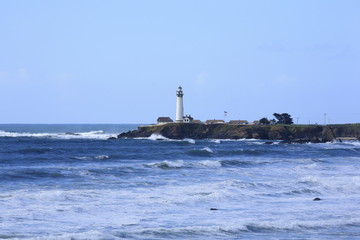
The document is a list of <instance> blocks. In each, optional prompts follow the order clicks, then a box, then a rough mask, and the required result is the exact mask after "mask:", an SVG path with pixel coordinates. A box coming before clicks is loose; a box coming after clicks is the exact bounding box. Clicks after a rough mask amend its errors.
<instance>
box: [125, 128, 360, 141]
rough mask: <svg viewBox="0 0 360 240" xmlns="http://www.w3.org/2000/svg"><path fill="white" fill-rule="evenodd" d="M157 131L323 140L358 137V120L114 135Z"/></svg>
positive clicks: (178, 135) (219, 136)
mask: <svg viewBox="0 0 360 240" xmlns="http://www.w3.org/2000/svg"><path fill="white" fill-rule="evenodd" d="M153 133H158V134H161V135H163V136H164V137H167V138H171V139H183V138H192V139H207V138H210V139H243V138H246V139H264V140H284V141H299V142H301V141H304V142H309V141H311V142H327V141H333V140H334V139H337V138H339V139H341V138H356V139H359V138H360V124H338V125H326V126H322V125H232V124H210V125H206V124H198V123H169V124H165V125H149V126H139V127H138V129H137V130H134V131H129V132H126V133H121V134H119V135H118V138H137V137H149V136H151V135H152V134H153Z"/></svg>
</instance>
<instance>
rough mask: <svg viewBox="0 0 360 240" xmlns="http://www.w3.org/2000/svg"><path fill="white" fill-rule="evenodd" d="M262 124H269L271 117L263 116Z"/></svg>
mask: <svg viewBox="0 0 360 240" xmlns="http://www.w3.org/2000/svg"><path fill="white" fill-rule="evenodd" d="M259 122H260V124H262V125H268V124H270V121H269V119H267V118H262V119H260V121H259Z"/></svg>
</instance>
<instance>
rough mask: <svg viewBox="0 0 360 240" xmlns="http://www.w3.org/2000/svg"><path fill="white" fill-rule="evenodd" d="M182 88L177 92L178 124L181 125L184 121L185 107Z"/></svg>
mask: <svg viewBox="0 0 360 240" xmlns="http://www.w3.org/2000/svg"><path fill="white" fill-rule="evenodd" d="M183 96H184V93H183V91H182V87H179V88H178V90H177V91H176V122H178V123H181V122H183V121H184V105H183Z"/></svg>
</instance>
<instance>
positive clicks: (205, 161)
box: [199, 160, 221, 167]
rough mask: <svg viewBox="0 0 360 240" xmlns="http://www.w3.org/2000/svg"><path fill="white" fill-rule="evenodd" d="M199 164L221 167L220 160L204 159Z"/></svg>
mask: <svg viewBox="0 0 360 240" xmlns="http://www.w3.org/2000/svg"><path fill="white" fill-rule="evenodd" d="M199 164H200V165H202V166H205V167H221V162H220V161H212V160H204V161H201V162H199Z"/></svg>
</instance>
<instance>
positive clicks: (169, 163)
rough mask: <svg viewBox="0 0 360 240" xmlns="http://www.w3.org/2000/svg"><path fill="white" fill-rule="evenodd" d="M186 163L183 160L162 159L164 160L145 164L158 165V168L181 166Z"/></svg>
mask: <svg viewBox="0 0 360 240" xmlns="http://www.w3.org/2000/svg"><path fill="white" fill-rule="evenodd" d="M184 165H185V163H184V161H183V160H177V161H167V160H166V161H162V162H155V163H148V164H145V166H149V167H156V168H163V169H164V168H181V167H183V166H184Z"/></svg>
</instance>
